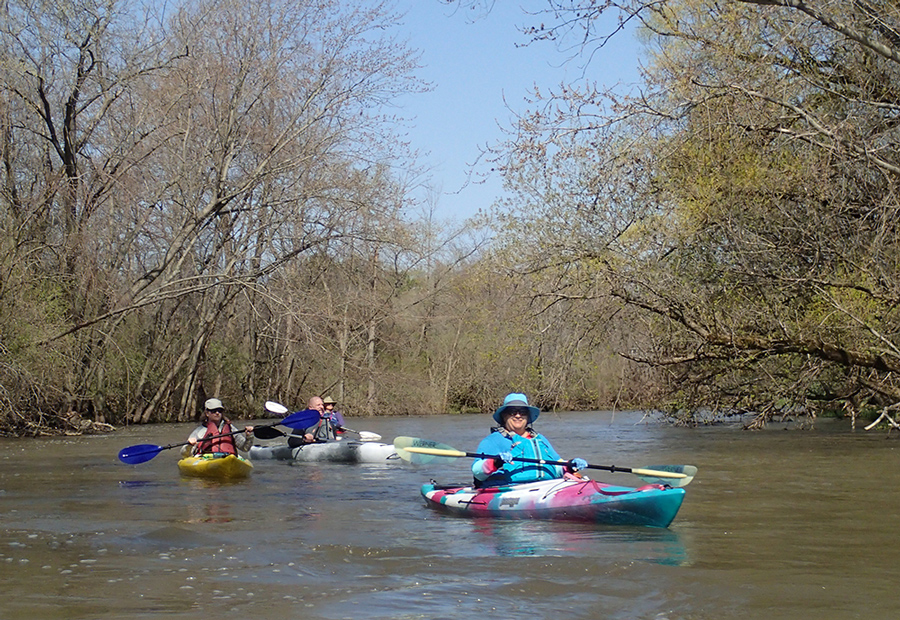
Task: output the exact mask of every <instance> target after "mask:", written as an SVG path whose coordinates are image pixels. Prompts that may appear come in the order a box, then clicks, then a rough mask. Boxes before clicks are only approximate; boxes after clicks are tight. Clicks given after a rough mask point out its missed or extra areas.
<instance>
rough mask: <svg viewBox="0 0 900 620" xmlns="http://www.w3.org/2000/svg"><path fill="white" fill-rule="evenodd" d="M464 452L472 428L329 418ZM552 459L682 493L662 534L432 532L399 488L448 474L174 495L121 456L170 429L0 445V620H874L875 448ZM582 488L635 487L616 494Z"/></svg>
mask: <svg viewBox="0 0 900 620" xmlns="http://www.w3.org/2000/svg"><path fill="white" fill-rule="evenodd" d="M347 424H349V425H350V426H352V427H353V428H356V429H360V430H368V431H373V432H377V433H380V434H381V435H383V436H384V437H385V438H386V439H387V440H388V441H390V440H392V439H393V437H394V436H397V435H406V436H415V437H424V438H428V439H433V440H436V441H440V442H443V443H447V444H450V445H453V446H454V447H456V448H459V449H461V450H474V449H475V448H476V447H477V445H478V442H479V440H480V439H481V438H482V436H483V435H485V434H486V432H487V430H488V427H489V425H490V419H489V416H486V415H481V416H468V415H464V416H440V417H378V418H364V419H359V418H356V419H348V420H347ZM536 426H537V427H538V429H539V430H540V431H541V432H543V433H544V434H545V435H547V436H548V437H549V438H550V439H551V441H552V442H553V444H554V446H555V447H556V448H557V450H558V451H559V452H560V453H561V454H562V455H563V456H564V457H566V458H570V457H575V456H579V457H582V458H585V459H586V460H588V461H589V462H591V463H595V464H605V465H618V466H625V467H640V466H647V465H659V464H669V463H671V464H692V465H696V466H697V467H698V469H699V472H698V474H697V476H696V478H695V479H694V480H693V482H691V484H689V485H688V486H687V487H686V490H687V495H686V498H685V501H684V504H683V506H682V508H681V511H680V512H679V514H678V516H677V517H676V518H675V521H674V522H673V523H672V525H671V526H670V527H669V528H668V529H654V528H641V527H597V526H589V525H582V524H570V523H555V522H543V521H504V522H479V521H473V520H469V519H464V518H455V517H451V516H446V515H442V514H438V513H436V512H434V511H432V510H429V509H428V508H426V507H425V506H424V503H423V502H422V500H421V498H420V496H419V493H418V489H419V486H420V485H421V484H422V483H423V482H426V481H428V480H429V479H432V478H433V479H436V480H437V481H438V482H462V481H466V480H469V479H470V476H469V474H468V466H469V464H470V461H469V460H468V459H460V460H458V461H453V462H451V463H449V464H447V463H444V464H435V463H432V464H429V465H427V466H418V467H413V466H410V465H408V464H402V463H399V464H396V465H390V466H375V465H367V466H366V465H345V464H327V463H322V464H315V463H302V464H299V463H298V464H296V465H295V464H292V463H286V462H277V461H260V462H257V464H256V468H255V471H254V473H253V476H252V478H251V479H249V480H246V481H243V482H237V483H227V484H226V483H210V482H204V481H200V480H193V479H184V478H181V477H180V476H179V474H178V470H177V468H176V466H175V462H176V460H177V454H176V452H177V449H172V450H166V451H163V452H161V453H160V454H159V455H158V456H157V457H156V458H154V459H153V460H151V461H149V462H147V463H143V464H140V465H125V464H123V463H120V462H119V461H118V460H117V458H116V455H117V453H118V451H119V450H120V449H121V448H123V447H125V446H128V445H132V444H140V443H151V444H158V445H168V444H172V443H178V442H181V441H184V439H185V438H186V436H187V433H188V432H189V430H190V428H191V427H190V426H186V425H161V426H143V427H131V428H127V429H124V430H121V431H118V432H115V433H110V434H107V435H102V436H88V437H67V438H51V439H16V440H12V439H0V518H2V523H3V531H2V534H0V578H2V583H3V596H2V597H0V619H2V620H19V619H22V620H25V619H29V620H31V619H33V618H39V619H42V620H55V619H60V620H63V619H65V620H77V619H113V618H116V619H121V618H129V619H132V620H138V619H145V618H159V617H166V618H172V619H178V618H184V619H188V618H190V619H196V618H200V617H206V618H216V619H221V618H226V619H228V618H257V619H259V618H271V619H282V618H290V617H296V618H304V619H306V620H318V619H322V620H337V619H343V618H352V619H354V620H382V619H385V620H386V619H392V620H393V619H428V620H433V619H438V618H447V619H450V618H454V619H461V618H465V619H468V618H472V619H476V618H477V619H483V618H504V619H523V620H525V619H528V620H531V619H533V618H561V619H566V620H568V619H585V620H587V619H596V618H604V619H621V620H634V619H647V620H681V619H684V620H688V619H690V620H706V619H708V620H722V619H727V618H747V619H764V620H788V619H791V620H795V619H797V618H817V619H818V620H847V619H851V618H865V619H866V620H880V619H885V620H887V619H891V620H893V619H894V618H896V617H897V616H898V608H900V604H898V596H897V582H896V578H897V566H900V545H898V538H900V537H898V534H897V524H898V517H900V467H898V465H900V463H898V458H900V451H898V449H897V446H898V442H897V438H896V435H895V436H894V437H893V438H890V439H888V438H886V437H885V433H884V432H868V433H867V432H864V431H857V432H855V433H854V432H851V431H850V430H849V425H848V424H846V423H844V422H835V421H827V420H823V421H819V422H817V423H816V428H815V430H811V431H800V430H796V429H792V428H785V427H786V426H790V425H788V424H773V425H771V426H770V427H769V429H767V430H765V431H761V432H752V433H751V432H743V431H740V430H739V429H738V428H736V427H735V426H731V425H721V426H710V427H704V428H699V429H683V428H674V427H670V426H666V425H661V424H657V423H649V424H648V423H647V422H646V420H643V421H642V416H641V415H640V414H638V413H629V412H617V413H609V412H590V413H550V412H548V413H544V414H542V416H541V418H540V420H538V423H537V425H536ZM591 475H592V476H593V477H595V478H598V479H602V480H605V481H608V482H615V483H618V484H625V485H630V486H637V485H639V484H641V481H640V480H638V479H637V478H635V477H634V476H631V475H630V474H623V473H616V474H609V473H604V472H596V471H592V472H591Z"/></svg>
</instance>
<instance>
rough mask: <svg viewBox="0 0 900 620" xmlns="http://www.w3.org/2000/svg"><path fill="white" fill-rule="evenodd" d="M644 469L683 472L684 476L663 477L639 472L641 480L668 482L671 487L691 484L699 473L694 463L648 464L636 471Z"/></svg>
mask: <svg viewBox="0 0 900 620" xmlns="http://www.w3.org/2000/svg"><path fill="white" fill-rule="evenodd" d="M644 470H653V471H659V472H668V473H672V474H682V475H683V476H684V477H683V478H668V477H666V478H663V477H659V476H654V475H652V474H647V475H642V474H638V475H639V477H640V478H641V480H644V481H646V482H649V483H650V484H668V485H669V486H670V487H685V486H687V485H689V484H690V483H691V480H693V479H694V476H696V475H697V468H696V467H694V466H693V465H648V466H647V467H644V468H642V469H640V470H635V473H638V472H642V471H644Z"/></svg>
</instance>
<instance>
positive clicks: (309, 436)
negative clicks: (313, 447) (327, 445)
mask: <svg viewBox="0 0 900 620" xmlns="http://www.w3.org/2000/svg"><path fill="white" fill-rule="evenodd" d="M306 407H307V409H306V410H305V411H310V410H314V411H317V412H318V413H319V421H318V422H317V423H316V424H315V425H314V426H310V427H309V428H307V429H305V430H300V431H295V432H293V433H291V434H290V435H289V436H288V446H290V447H291V448H299V447H300V446H304V445H306V444H308V443H324V442H326V441H333V440H334V439H337V427H336V426H335V424H334V423H333V422H332V421H331V418H330V417H329V415H328V414H327V413H326V411H325V403H324V402H322V398H321V397H320V396H313V397H312V398H310V399H309V401H308V402H307V403H306Z"/></svg>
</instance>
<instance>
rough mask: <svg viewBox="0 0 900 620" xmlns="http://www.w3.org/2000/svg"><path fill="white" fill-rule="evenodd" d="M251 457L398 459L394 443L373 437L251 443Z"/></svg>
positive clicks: (386, 461) (330, 460)
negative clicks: (293, 445) (292, 443)
mask: <svg viewBox="0 0 900 620" xmlns="http://www.w3.org/2000/svg"><path fill="white" fill-rule="evenodd" d="M250 458H251V459H252V460H255V461H257V460H258V461H261V460H271V459H277V460H280V461H290V460H294V461H301V462H325V463H382V464H390V463H399V462H402V461H401V460H400V457H399V456H398V455H397V450H396V449H395V448H394V446H393V444H388V443H380V442H376V441H347V440H346V439H344V440H341V441H328V442H325V443H310V444H306V445H304V446H300V447H298V448H291V447H290V446H288V445H279V446H253V447H252V448H250Z"/></svg>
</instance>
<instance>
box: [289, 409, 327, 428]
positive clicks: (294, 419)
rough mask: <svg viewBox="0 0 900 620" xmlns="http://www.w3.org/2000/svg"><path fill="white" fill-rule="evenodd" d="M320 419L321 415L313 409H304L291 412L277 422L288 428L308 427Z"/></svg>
mask: <svg viewBox="0 0 900 620" xmlns="http://www.w3.org/2000/svg"><path fill="white" fill-rule="evenodd" d="M320 419H321V416H320V415H319V412H318V411H316V410H315V409H304V410H303V411H298V412H296V413H292V414H291V415H289V416H288V417H286V418H285V419H283V420H282V421H281V422H279V424H281V425H282V426H287V427H288V428H309V427H310V426H314V425H315V424H318V422H319V420H320Z"/></svg>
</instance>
